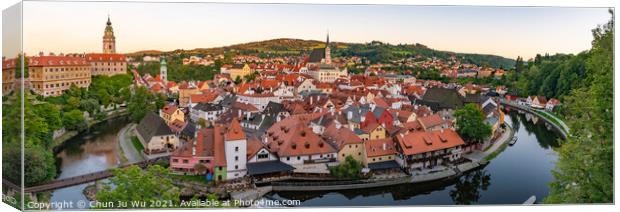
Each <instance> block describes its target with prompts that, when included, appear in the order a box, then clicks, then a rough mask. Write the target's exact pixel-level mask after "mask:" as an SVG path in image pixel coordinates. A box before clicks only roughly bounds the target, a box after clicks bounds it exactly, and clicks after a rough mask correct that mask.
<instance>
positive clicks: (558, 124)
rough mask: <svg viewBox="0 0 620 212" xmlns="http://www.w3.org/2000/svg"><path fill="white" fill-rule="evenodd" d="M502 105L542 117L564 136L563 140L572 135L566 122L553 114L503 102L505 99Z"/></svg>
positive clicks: (510, 102) (501, 101)
mask: <svg viewBox="0 0 620 212" xmlns="http://www.w3.org/2000/svg"><path fill="white" fill-rule="evenodd" d="M500 104H503V105H507V106H509V107H512V108H515V109H517V110H522V111H526V112H529V113H531V114H533V115H535V116H537V117H540V118H541V119H543V120H544V121H545V122H546V123H547V124H549V125H551V126H553V128H555V129H556V130H557V131H558V132H559V133H560V134H561V135H562V138H563V139H565V138H566V137H568V136H569V135H570V133H569V132H570V129H569V128H568V126H567V125H566V124H565V123H564V121H562V120H561V119H559V118H557V117H555V116H554V115H553V114H550V113H547V112H545V111H544V110H538V109H534V108H530V107H529V106H526V105H520V104H517V103H514V102H512V101H507V100H503V99H502V100H500Z"/></svg>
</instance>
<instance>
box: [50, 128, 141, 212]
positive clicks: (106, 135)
mask: <svg viewBox="0 0 620 212" xmlns="http://www.w3.org/2000/svg"><path fill="white" fill-rule="evenodd" d="M127 123H129V121H128V120H127V118H116V119H112V120H108V121H106V122H103V123H100V124H97V125H95V126H93V127H92V128H91V129H90V130H88V131H86V132H83V133H81V134H80V135H78V136H76V137H74V138H72V139H70V140H69V141H67V142H66V143H65V144H64V145H63V146H62V147H60V148H59V149H61V150H60V151H59V152H58V153H57V154H56V165H57V167H59V171H60V173H59V176H58V178H59V179H63V178H68V177H74V176H78V175H83V174H87V173H91V172H97V171H102V170H106V169H108V168H112V167H116V166H117V165H118V164H119V163H120V160H119V152H118V151H119V148H118V140H117V137H116V134H117V133H118V131H119V130H120V129H121V128H122V127H123V126H125V125H126V124H127ZM87 185H88V184H82V185H76V186H71V187H67V188H62V189H58V190H55V191H53V192H52V197H51V201H52V202H59V201H73V202H74V204H75V202H77V201H80V200H82V201H87V200H86V197H85V196H84V195H83V194H82V190H83V189H84V188H85V187H86V186H87Z"/></svg>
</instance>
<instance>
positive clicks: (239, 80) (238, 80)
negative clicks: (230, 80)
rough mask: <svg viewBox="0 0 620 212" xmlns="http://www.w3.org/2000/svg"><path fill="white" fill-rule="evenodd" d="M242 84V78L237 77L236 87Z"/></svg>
mask: <svg viewBox="0 0 620 212" xmlns="http://www.w3.org/2000/svg"><path fill="white" fill-rule="evenodd" d="M239 84H241V77H239V76H237V77H235V85H239Z"/></svg>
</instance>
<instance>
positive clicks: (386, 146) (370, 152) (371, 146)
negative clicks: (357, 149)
mask: <svg viewBox="0 0 620 212" xmlns="http://www.w3.org/2000/svg"><path fill="white" fill-rule="evenodd" d="M364 147H365V148H366V157H379V156H385V155H393V154H396V149H395V148H394V141H393V140H392V138H385V139H376V140H369V141H366V142H365V143H364Z"/></svg>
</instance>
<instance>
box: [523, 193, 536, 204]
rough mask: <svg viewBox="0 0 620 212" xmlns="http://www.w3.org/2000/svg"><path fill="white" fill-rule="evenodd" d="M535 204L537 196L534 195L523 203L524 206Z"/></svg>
mask: <svg viewBox="0 0 620 212" xmlns="http://www.w3.org/2000/svg"><path fill="white" fill-rule="evenodd" d="M534 203H536V195H532V196H531V197H530V198H528V199H527V200H525V202H523V204H524V205H533V204H534Z"/></svg>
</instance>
